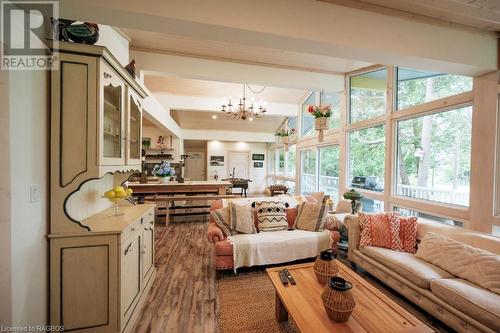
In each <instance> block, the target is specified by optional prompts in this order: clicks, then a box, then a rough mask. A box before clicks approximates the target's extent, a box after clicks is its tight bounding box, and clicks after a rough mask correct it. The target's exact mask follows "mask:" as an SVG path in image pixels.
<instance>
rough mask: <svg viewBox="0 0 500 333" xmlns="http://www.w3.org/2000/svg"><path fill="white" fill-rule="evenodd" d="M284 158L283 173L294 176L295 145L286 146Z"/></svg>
mask: <svg viewBox="0 0 500 333" xmlns="http://www.w3.org/2000/svg"><path fill="white" fill-rule="evenodd" d="M285 159H286V163H285V175H286V176H287V177H295V145H292V146H289V147H288V151H287V152H286V156H285Z"/></svg>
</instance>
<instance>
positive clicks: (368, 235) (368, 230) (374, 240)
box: [359, 213, 401, 251]
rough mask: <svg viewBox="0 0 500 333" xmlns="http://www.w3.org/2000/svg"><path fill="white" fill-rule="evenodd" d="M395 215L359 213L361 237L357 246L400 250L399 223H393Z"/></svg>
mask: <svg viewBox="0 0 500 333" xmlns="http://www.w3.org/2000/svg"><path fill="white" fill-rule="evenodd" d="M395 215H397V213H377V214H365V213H359V227H360V228H361V237H360V241H359V246H376V247H383V248H387V249H391V250H396V251H400V250H401V239H400V238H399V223H398V222H397V221H394V216H395Z"/></svg>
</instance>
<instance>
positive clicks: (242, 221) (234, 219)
mask: <svg viewBox="0 0 500 333" xmlns="http://www.w3.org/2000/svg"><path fill="white" fill-rule="evenodd" d="M229 212H230V215H231V224H232V227H233V229H234V230H236V231H238V232H241V233H243V234H256V233H257V229H256V228H255V224H254V219H253V216H254V213H253V210H252V207H248V206H240V205H237V204H235V203H232V202H230V203H229Z"/></svg>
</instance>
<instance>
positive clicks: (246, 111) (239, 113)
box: [221, 84, 267, 121]
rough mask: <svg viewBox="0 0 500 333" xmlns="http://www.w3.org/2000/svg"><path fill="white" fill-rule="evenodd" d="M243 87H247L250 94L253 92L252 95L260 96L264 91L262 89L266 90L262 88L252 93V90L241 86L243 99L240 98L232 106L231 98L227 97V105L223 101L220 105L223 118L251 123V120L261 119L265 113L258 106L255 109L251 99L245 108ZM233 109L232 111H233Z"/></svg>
mask: <svg viewBox="0 0 500 333" xmlns="http://www.w3.org/2000/svg"><path fill="white" fill-rule="evenodd" d="M245 87H248V89H250V91H251V92H253V93H254V94H260V93H261V92H263V91H264V89H266V87H263V88H262V89H261V90H260V91H258V92H257V91H254V90H252V88H250V86H249V85H245V84H244V85H243V97H240V101H239V103H238V104H237V105H233V104H232V103H231V96H229V103H227V104H226V101H225V100H224V102H223V104H222V107H221V111H222V112H223V113H224V115H225V116H227V117H229V118H233V119H242V120H246V119H248V120H250V121H252V120H253V118H254V117H255V118H261V117H262V116H263V115H264V113H266V112H267V109H266V108H265V107H264V106H262V105H260V106H259V107H258V108H257V107H255V106H254V105H253V98H252V101H251V103H250V106H248V107H247V105H246V101H247V99H246V95H245V92H246V91H245ZM260 102H261V104H262V99H261V100H260ZM233 107H234V109H233Z"/></svg>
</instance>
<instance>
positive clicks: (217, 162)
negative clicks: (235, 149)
mask: <svg viewBox="0 0 500 333" xmlns="http://www.w3.org/2000/svg"><path fill="white" fill-rule="evenodd" d="M210 166H224V156H215V155H214V156H210Z"/></svg>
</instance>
